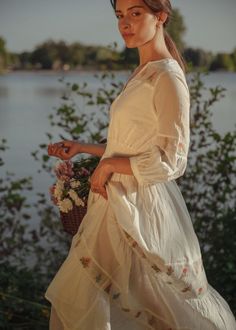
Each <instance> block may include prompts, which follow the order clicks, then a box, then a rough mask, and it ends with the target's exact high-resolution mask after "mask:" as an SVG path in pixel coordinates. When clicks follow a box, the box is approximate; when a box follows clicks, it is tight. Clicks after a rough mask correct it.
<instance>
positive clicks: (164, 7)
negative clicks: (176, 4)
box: [110, 0, 186, 72]
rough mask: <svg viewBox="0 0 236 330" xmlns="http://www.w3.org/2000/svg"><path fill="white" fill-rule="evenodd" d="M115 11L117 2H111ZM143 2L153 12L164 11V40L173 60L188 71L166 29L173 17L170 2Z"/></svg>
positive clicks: (156, 0) (163, 0)
mask: <svg viewBox="0 0 236 330" xmlns="http://www.w3.org/2000/svg"><path fill="white" fill-rule="evenodd" d="M110 2H111V5H112V7H113V9H114V10H115V9H116V2H117V0H110ZM143 2H144V3H145V4H146V6H148V7H149V8H150V9H151V10H152V11H153V12H155V13H156V12H160V11H164V12H165V13H166V14H167V15H168V17H167V19H166V21H165V23H164V24H163V27H164V38H165V43H166V47H167V48H168V50H169V52H170V53H171V55H172V56H173V58H174V59H175V60H176V61H177V62H178V63H179V65H180V67H181V68H182V70H183V71H184V72H185V71H186V63H185V60H184V58H183V57H182V55H181V54H180V52H179V50H178V48H177V47H176V44H175V42H174V41H173V40H172V38H171V37H170V35H169V33H168V32H167V31H166V30H165V27H166V26H167V25H168V23H169V21H170V18H171V17H172V6H171V3H170V1H169V0H143Z"/></svg>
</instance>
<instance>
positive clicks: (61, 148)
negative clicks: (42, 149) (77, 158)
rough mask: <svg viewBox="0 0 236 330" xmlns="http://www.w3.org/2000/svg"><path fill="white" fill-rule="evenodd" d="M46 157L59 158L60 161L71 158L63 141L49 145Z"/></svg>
mask: <svg viewBox="0 0 236 330" xmlns="http://www.w3.org/2000/svg"><path fill="white" fill-rule="evenodd" d="M48 155H49V156H55V157H59V158H61V159H65V160H66V159H69V158H71V156H70V154H69V147H68V146H67V144H66V143H65V142H64V141H62V142H57V143H53V144H49V145H48Z"/></svg>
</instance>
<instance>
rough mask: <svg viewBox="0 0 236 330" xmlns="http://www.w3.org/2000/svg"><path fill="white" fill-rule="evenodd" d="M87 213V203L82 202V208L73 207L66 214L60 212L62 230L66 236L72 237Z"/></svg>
mask: <svg viewBox="0 0 236 330" xmlns="http://www.w3.org/2000/svg"><path fill="white" fill-rule="evenodd" d="M86 212H87V201H85V202H84V206H76V205H74V206H73V209H72V210H71V211H69V212H67V213H64V212H61V211H60V218H61V222H62V225H63V229H64V231H65V232H67V233H68V234H70V235H72V236H74V235H75V234H76V233H77V231H78V229H79V226H80V224H81V222H82V220H83V218H84V216H85V214H86Z"/></svg>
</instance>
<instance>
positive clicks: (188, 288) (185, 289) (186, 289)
mask: <svg viewBox="0 0 236 330" xmlns="http://www.w3.org/2000/svg"><path fill="white" fill-rule="evenodd" d="M191 288H192V286H191V284H190V285H189V286H187V287H186V288H184V289H183V290H181V291H182V292H187V291H190V290H191Z"/></svg>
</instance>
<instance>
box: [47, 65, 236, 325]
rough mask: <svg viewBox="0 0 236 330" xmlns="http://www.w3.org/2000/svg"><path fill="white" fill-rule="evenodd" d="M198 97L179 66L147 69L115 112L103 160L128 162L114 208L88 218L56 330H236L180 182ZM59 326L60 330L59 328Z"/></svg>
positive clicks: (69, 264) (62, 293)
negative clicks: (209, 271)
mask: <svg viewBox="0 0 236 330" xmlns="http://www.w3.org/2000/svg"><path fill="white" fill-rule="evenodd" d="M189 110H190V95H189V89H188V86H187V83H186V80H185V75H184V73H183V71H182V69H181V67H180V66H179V64H178V63H177V61H175V60H174V59H164V60H159V61H151V62H148V63H147V64H146V65H145V66H144V67H143V68H142V69H141V71H139V72H138V74H137V75H136V76H135V77H134V78H133V79H131V80H130V81H129V82H128V84H127V85H126V88H125V89H123V91H122V92H121V94H120V95H119V96H118V97H117V98H116V99H115V100H114V102H113V103H112V105H111V108H110V121H109V127H108V134H107V147H106V150H105V153H104V154H103V156H102V158H101V159H103V158H106V157H113V156H114V157H115V156H119V157H122V156H124V157H129V159H130V164H131V168H132V171H133V175H125V174H119V173H114V174H113V175H112V177H111V178H110V180H109V181H108V183H107V185H106V190H107V194H108V200H105V199H104V198H103V197H102V196H101V195H99V194H96V193H93V192H92V191H91V190H90V192H89V198H88V210H87V213H86V215H85V217H84V219H83V221H82V223H81V226H80V228H79V230H78V232H77V234H76V235H75V236H74V237H73V239H72V243H71V247H70V250H69V253H68V256H67V258H66V259H65V261H64V262H63V264H62V265H61V267H60V268H59V270H58V272H57V273H56V275H55V277H54V278H53V280H52V281H51V283H50V285H49V287H48V288H47V291H46V293H45V297H46V298H47V299H48V300H49V301H50V302H51V304H52V306H53V311H52V313H53V314H51V315H53V317H54V318H55V319H57V321H55V322H53V321H52V322H51V325H50V330H58V329H59V328H60V326H59V325H58V324H59V323H60V324H61V328H62V329H64V330H118V329H122V330H141V329H142V330H146V329H153V330H154V329H155V330H171V329H172V330H177V329H178V330H200V329H201V330H213V329H214V330H235V329H236V321H235V318H234V316H233V314H232V312H231V310H230V308H229V305H228V304H227V302H226V301H225V300H224V299H223V297H222V296H221V295H220V294H219V293H218V292H217V291H216V290H215V289H214V288H213V287H212V286H211V285H210V284H209V283H208V281H207V278H206V274H205V271H204V266H203V263H202V257H201V251H200V247H199V242H198V238H197V236H196V234H195V232H194V229H193V225H192V221H191V218H190V215H189V212H188V210H187V207H186V204H185V201H184V199H183V196H182V194H181V191H180V189H179V187H178V185H177V184H176V181H175V179H176V178H178V177H180V176H182V175H183V174H184V172H185V169H186V166H187V155H188V150H189V133H190V129H189ZM56 323H57V325H56Z"/></svg>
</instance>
